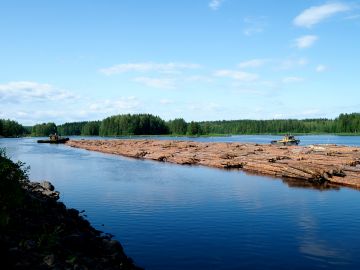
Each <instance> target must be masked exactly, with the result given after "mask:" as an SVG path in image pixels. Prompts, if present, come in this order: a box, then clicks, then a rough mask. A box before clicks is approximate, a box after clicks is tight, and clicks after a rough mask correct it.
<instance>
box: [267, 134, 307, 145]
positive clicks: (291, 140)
mask: <svg viewBox="0 0 360 270" xmlns="http://www.w3.org/2000/svg"><path fill="white" fill-rule="evenodd" d="M299 143H300V140H299V139H295V137H294V136H292V135H290V134H286V135H285V136H284V138H282V139H281V140H276V141H271V144H279V145H298V144H299Z"/></svg>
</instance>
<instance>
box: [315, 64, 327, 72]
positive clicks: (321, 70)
mask: <svg viewBox="0 0 360 270" xmlns="http://www.w3.org/2000/svg"><path fill="white" fill-rule="evenodd" d="M326 69H327V67H326V66H324V65H321V64H320V65H317V67H316V69H315V70H316V72H324V71H325V70H326Z"/></svg>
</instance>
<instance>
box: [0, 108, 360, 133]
mask: <svg viewBox="0 0 360 270" xmlns="http://www.w3.org/2000/svg"><path fill="white" fill-rule="evenodd" d="M29 133H31V135H32V136H49V135H50V134H53V133H58V134H60V135H62V136H71V135H82V136H127V135H188V136H199V135H210V134H279V133H343V134H344V133H348V134H359V133H360V113H351V114H340V115H339V116H338V117H337V118H335V119H321V118H320V119H304V120H296V119H282V120H223V121H203V122H193V121H192V122H190V123H187V122H186V121H185V120H184V119H182V118H177V119H174V120H170V121H167V122H165V121H164V120H162V119H161V118H160V117H158V116H154V115H151V114H132V115H131V114H123V115H115V116H110V117H107V118H105V119H104V120H102V121H83V122H72V123H65V124H62V125H58V126H56V125H55V123H43V124H37V125H34V126H33V127H32V128H29V127H23V126H22V125H20V124H19V123H17V122H16V121H11V120H1V119H0V136H2V137H16V136H24V135H27V134H29Z"/></svg>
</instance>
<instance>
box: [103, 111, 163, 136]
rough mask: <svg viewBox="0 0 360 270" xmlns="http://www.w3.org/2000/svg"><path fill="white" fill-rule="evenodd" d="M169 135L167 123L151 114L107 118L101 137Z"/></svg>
mask: <svg viewBox="0 0 360 270" xmlns="http://www.w3.org/2000/svg"><path fill="white" fill-rule="evenodd" d="M162 134H169V129H168V126H167V125H166V123H165V121H164V120H162V119H161V118H160V117H158V116H153V115H151V114H133V115H130V114H124V115H116V116H111V117H108V118H105V119H104V120H103V121H102V122H101V125H100V129H99V135H100V136H121V135H162Z"/></svg>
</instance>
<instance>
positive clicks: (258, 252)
mask: <svg viewBox="0 0 360 270" xmlns="http://www.w3.org/2000/svg"><path fill="white" fill-rule="evenodd" d="M273 138H274V139H276V138H278V137H275V136H234V137H214V138H198V139H195V140H201V141H246V142H256V143H261V142H263V143H267V142H269V140H271V139H273ZM162 139H164V137H162ZM171 139H174V138H171ZM181 139H184V138H181ZM300 139H301V140H302V143H303V144H313V143H338V144H349V145H358V146H359V145H360V137H345V136H303V137H300ZM0 147H6V149H7V153H8V156H10V157H11V158H12V159H13V160H15V161H16V160H21V161H24V162H26V163H27V164H28V165H30V166H31V173H30V178H31V179H32V180H36V181H40V180H45V179H46V180H50V181H51V182H53V183H54V185H55V186H56V188H57V190H59V191H60V192H61V200H62V201H63V202H65V203H66V204H67V205H68V206H69V207H74V208H77V209H79V210H85V211H86V212H85V213H86V214H87V216H88V219H89V220H90V221H91V222H92V224H93V225H94V226H95V227H96V228H98V229H100V230H103V231H106V232H110V233H112V234H114V235H115V237H116V239H118V240H120V242H121V243H122V244H123V246H124V249H125V252H126V253H127V254H128V255H129V256H130V257H132V258H133V259H134V260H135V262H136V263H137V264H138V265H140V266H143V267H145V268H146V269H359V265H360V255H359V254H360V191H357V190H353V189H349V188H333V189H323V188H322V189H321V188H316V187H313V186H305V187H301V184H299V182H296V181H295V182H294V181H292V182H287V181H285V180H281V179H274V178H270V177H262V176H254V175H247V174H245V173H243V172H240V171H236V170H234V171H225V170H219V169H212V168H205V167H191V166H180V165H172V164H167V163H160V162H153V161H141V160H135V159H127V158H123V157H119V156H113V155H107V154H102V153H96V152H89V151H86V150H81V149H74V148H70V147H67V146H65V145H49V144H37V143H36V140H35V139H32V138H25V139H0Z"/></svg>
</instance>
